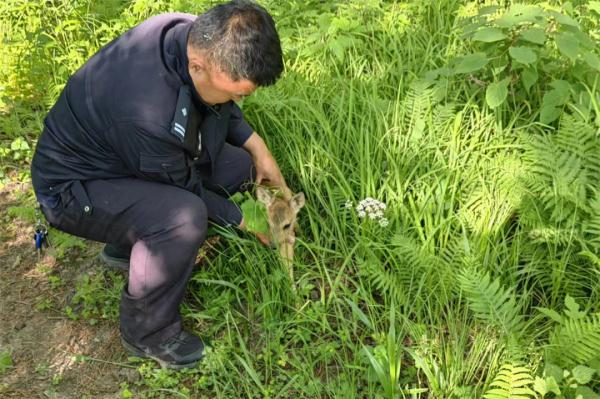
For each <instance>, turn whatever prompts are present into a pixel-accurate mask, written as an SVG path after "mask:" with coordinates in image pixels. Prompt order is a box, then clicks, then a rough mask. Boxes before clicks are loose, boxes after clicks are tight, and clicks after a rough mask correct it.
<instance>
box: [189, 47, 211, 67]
mask: <svg viewBox="0 0 600 399" xmlns="http://www.w3.org/2000/svg"><path fill="white" fill-rule="evenodd" d="M187 49H188V53H187V54H188V68H189V69H191V70H192V71H194V72H195V73H199V72H208V69H209V68H208V67H209V65H208V62H207V60H206V57H205V56H204V53H203V52H201V51H198V50H196V49H194V48H193V47H192V46H189V45H188V48H187Z"/></svg>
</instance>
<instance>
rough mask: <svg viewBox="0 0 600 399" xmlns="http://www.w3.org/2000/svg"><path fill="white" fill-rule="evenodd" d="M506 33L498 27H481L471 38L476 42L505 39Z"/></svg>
mask: <svg viewBox="0 0 600 399" xmlns="http://www.w3.org/2000/svg"><path fill="white" fill-rule="evenodd" d="M506 37H507V36H506V35H505V34H504V32H502V29H499V28H489V27H488V28H483V29H480V30H478V31H477V32H476V33H475V35H474V36H473V40H475V41H478V42H485V43H492V42H497V41H499V40H503V39H506Z"/></svg>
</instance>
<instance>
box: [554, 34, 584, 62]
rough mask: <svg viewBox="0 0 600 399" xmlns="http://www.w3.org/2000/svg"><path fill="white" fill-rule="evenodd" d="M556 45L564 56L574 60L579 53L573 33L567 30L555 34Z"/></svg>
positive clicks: (577, 43) (577, 42)
mask: <svg viewBox="0 0 600 399" xmlns="http://www.w3.org/2000/svg"><path fill="white" fill-rule="evenodd" d="M555 41H556V46H557V47H558V51H560V52H561V53H562V54H563V55H564V56H565V57H567V58H569V59H570V60H571V61H573V62H575V60H576V59H577V55H578V54H579V41H578V40H577V38H575V35H573V34H572V33H569V32H564V33H560V34H559V35H558V36H556V39H555Z"/></svg>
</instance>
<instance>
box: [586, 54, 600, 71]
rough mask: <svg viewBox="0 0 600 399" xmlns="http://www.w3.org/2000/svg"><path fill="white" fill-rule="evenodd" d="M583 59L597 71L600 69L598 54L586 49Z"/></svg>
mask: <svg viewBox="0 0 600 399" xmlns="http://www.w3.org/2000/svg"><path fill="white" fill-rule="evenodd" d="M583 60H584V61H585V62H586V63H587V64H588V65H589V66H590V67H592V68H594V69H595V70H597V71H600V58H599V57H598V56H597V55H596V54H594V53H590V52H587V51H586V52H585V53H583Z"/></svg>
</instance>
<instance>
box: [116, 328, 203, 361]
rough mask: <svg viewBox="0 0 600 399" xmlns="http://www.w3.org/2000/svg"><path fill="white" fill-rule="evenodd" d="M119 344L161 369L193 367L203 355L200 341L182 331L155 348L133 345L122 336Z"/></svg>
mask: <svg viewBox="0 0 600 399" xmlns="http://www.w3.org/2000/svg"><path fill="white" fill-rule="evenodd" d="M121 342H122V343H123V346H124V347H125V349H126V350H127V351H128V352H129V353H130V354H132V355H133V356H137V357H141V358H147V359H153V360H156V361H157V362H158V363H160V365H161V366H162V367H166V368H170V369H176V370H179V369H184V368H192V367H195V366H196V365H197V364H198V363H199V362H200V361H201V360H202V358H203V357H204V353H205V346H204V342H202V339H200V337H198V336H197V335H194V334H191V333H189V332H187V331H183V330H182V331H180V332H179V333H178V334H176V335H175V336H173V337H171V338H169V339H168V340H166V341H165V342H163V343H162V344H159V345H157V346H156V347H149V346H136V345H133V344H132V343H129V342H128V341H127V340H126V339H125V337H123V335H122V334H121Z"/></svg>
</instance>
